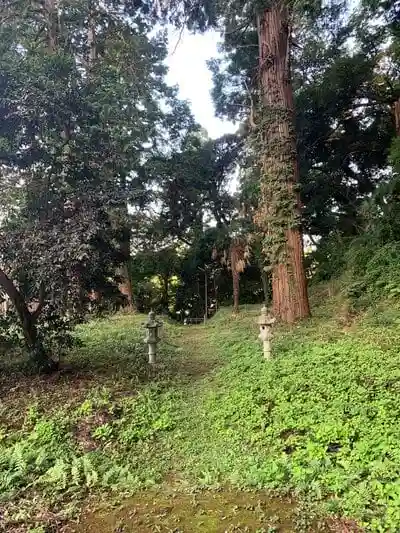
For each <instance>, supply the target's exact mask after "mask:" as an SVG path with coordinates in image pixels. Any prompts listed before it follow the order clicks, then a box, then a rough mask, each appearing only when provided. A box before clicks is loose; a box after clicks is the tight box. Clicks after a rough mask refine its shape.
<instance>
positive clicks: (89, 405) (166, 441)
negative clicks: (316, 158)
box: [0, 291, 400, 533]
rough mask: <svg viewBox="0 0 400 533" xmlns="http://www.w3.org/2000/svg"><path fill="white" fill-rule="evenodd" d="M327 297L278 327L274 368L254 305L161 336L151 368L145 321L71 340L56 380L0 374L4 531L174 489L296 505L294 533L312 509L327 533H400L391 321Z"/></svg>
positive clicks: (109, 324)
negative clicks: (241, 492) (278, 498)
mask: <svg viewBox="0 0 400 533" xmlns="http://www.w3.org/2000/svg"><path fill="white" fill-rule="evenodd" d="M333 292H334V291H333ZM328 296H329V294H328V292H323V291H320V293H319V294H316V295H315V298H316V302H315V305H314V306H313V308H314V317H313V318H312V319H311V320H310V321H308V322H305V323H303V324H300V325H298V326H295V327H293V328H292V329H290V330H288V329H284V328H277V330H276V337H275V340H274V347H273V350H274V359H273V360H272V361H265V360H264V359H263V358H262V350H261V345H260V343H259V341H258V339H257V334H258V332H257V325H256V317H257V315H258V313H259V308H258V307H249V308H247V309H245V308H244V309H243V311H242V314H241V315H240V316H239V317H238V318H235V317H232V314H231V312H230V310H222V311H221V312H220V313H219V314H218V315H217V316H216V317H215V318H214V319H212V320H211V321H210V322H209V324H207V326H206V327H204V326H193V327H187V328H185V327H182V326H173V325H169V324H166V326H165V330H166V331H165V332H164V338H163V341H162V343H161V353H160V357H159V361H160V363H159V364H157V366H156V368H150V367H149V365H148V364H147V361H146V356H145V349H144V345H143V330H142V328H141V327H140V322H141V321H142V320H143V318H142V317H135V318H132V317H128V316H118V317H115V318H111V319H108V320H101V321H95V322H93V323H91V324H88V325H85V326H82V327H81V328H79V330H78V333H77V334H78V335H79V337H80V338H81V340H82V341H83V345H82V346H81V347H80V348H76V349H75V351H74V352H73V353H72V354H71V356H70V358H69V359H68V365H69V366H68V368H67V369H66V370H65V371H64V372H60V373H59V374H57V375H55V376H51V377H37V378H33V377H32V376H30V377H27V376H25V377H24V376H23V375H22V374H21V373H19V372H18V371H17V370H15V369H13V368H14V367H11V368H8V369H5V370H3V371H2V377H1V383H0V393H1V403H0V530H3V531H7V532H12V531H15V532H17V531H32V532H33V531H35V532H36V533H39V532H40V533H43V532H44V531H62V529H63V525H64V524H65V523H66V522H67V521H68V520H69V519H71V518H73V517H75V516H76V515H77V512H78V511H79V509H80V508H81V506H82V504H83V502H85V501H88V500H87V498H88V497H89V499H90V501H93V498H90V497H91V496H94V499H95V501H97V500H98V499H99V497H100V496H101V495H103V496H105V499H106V501H108V502H113V501H114V500H115V498H117V499H118V500H120V499H121V498H123V497H125V496H127V495H129V494H133V493H134V492H135V491H137V490H138V489H143V488H147V487H150V486H153V485H155V484H157V483H158V482H161V481H164V482H165V481H167V483H168V480H171V479H173V480H174V483H175V484H176V483H177V482H179V485H180V486H181V487H186V489H190V490H191V489H193V488H197V489H199V488H209V489H212V488H216V487H220V488H221V487H226V486H231V487H237V488H238V489H239V488H246V489H249V488H254V489H262V490H264V489H270V490H271V491H273V492H274V491H277V492H279V493H280V494H285V493H291V494H295V495H297V500H298V502H300V510H299V512H298V520H297V523H298V528H299V529H300V530H302V531H311V530H313V529H312V524H314V523H315V516H316V515H315V509H316V508H317V510H318V509H319V511H318V512H319V514H321V513H322V514H325V515H327V516H332V517H342V518H343V517H348V519H347V520H343V521H341V522H338V521H337V519H336V518H335V519H331V520H330V521H329V520H328V522H327V523H330V524H331V525H332V528H331V529H332V530H334V531H356V530H357V529H356V527H355V525H354V524H355V523H354V522H353V520H354V519H356V520H358V522H359V523H360V524H362V525H364V526H365V527H366V528H367V529H371V530H373V531H398V530H399V528H400V482H399V479H400V475H399V474H400V448H399V445H398V443H399V442H400V421H399V419H400V417H399V415H400V402H399V401H398V397H399V393H400V332H399V331H398V330H399V324H400V312H399V310H397V309H396V308H394V307H388V306H385V305H383V304H382V305H381V308H380V309H376V310H375V311H374V312H371V311H370V312H369V313H366V314H364V315H363V316H362V317H360V316H359V317H357V318H354V317H351V315H350V314H349V313H348V311H347V310H346V309H345V310H344V311H343V309H344V308H343V306H342V304H343V302H341V301H340V298H338V297H337V296H333V297H332V295H330V296H331V297H328ZM319 302H323V305H321V304H320V303H319ZM48 526H50V529H47V527H48ZM35 528H36V529H35ZM39 528H43V529H39ZM51 528H53V529H51Z"/></svg>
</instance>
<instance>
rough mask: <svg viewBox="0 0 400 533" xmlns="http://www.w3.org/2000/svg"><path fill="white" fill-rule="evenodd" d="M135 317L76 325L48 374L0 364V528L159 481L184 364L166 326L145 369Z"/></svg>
mask: <svg viewBox="0 0 400 533" xmlns="http://www.w3.org/2000/svg"><path fill="white" fill-rule="evenodd" d="M142 320H143V317H134V318H132V317H129V316H118V317H115V318H111V319H108V320H99V321H95V322H92V323H91V324H88V325H85V326H82V327H81V328H79V329H78V332H77V335H78V336H79V337H80V339H81V341H82V343H83V344H82V346H81V347H79V348H76V349H75V351H74V352H73V353H72V354H71V356H70V358H69V359H68V365H67V366H65V369H64V371H62V372H59V373H58V374H57V375H53V376H50V377H48V376H42V377H32V376H24V375H23V374H22V373H21V372H19V371H18V370H17V369H16V368H15V366H11V368H10V367H8V368H4V369H2V381H1V388H0V394H1V396H0V398H1V401H0V530H4V531H8V532H11V531H26V530H28V531H29V530H30V529H29V528H32V531H34V529H33V528H35V527H39V526H40V527H47V526H46V524H50V525H51V526H52V527H55V530H56V531H60V528H61V527H62V524H63V523H64V522H65V520H68V519H69V518H70V517H72V516H74V515H75V514H76V511H77V509H78V508H79V501H80V500H81V499H82V498H83V497H85V496H86V495H88V494H89V493H92V492H103V493H104V492H110V491H111V492H115V493H118V495H119V496H120V495H121V494H123V493H124V492H126V493H127V494H129V493H131V492H133V491H135V490H137V489H139V488H143V487H146V486H149V485H153V484H154V483H156V482H157V481H159V480H161V478H162V477H163V475H164V473H165V472H166V470H167V465H168V464H169V462H170V461H169V450H168V449H167V448H165V447H164V448H162V449H159V441H160V435H162V434H163V433H165V432H167V431H172V430H174V429H175V427H176V420H177V416H176V409H177V406H178V404H179V402H180V396H181V389H180V387H181V386H182V385H183V384H184V383H185V382H187V381H188V380H193V369H192V367H191V366H190V365H189V364H187V362H186V361H184V360H182V358H180V357H179V353H180V349H179V347H178V346H177V345H176V344H175V342H176V340H177V338H178V337H179V330H177V331H176V332H173V331H172V328H171V327H170V326H169V325H168V324H166V325H165V329H166V332H165V335H164V336H165V338H164V341H163V343H162V346H161V347H160V354H159V361H160V362H159V363H158V364H157V365H156V367H155V368H154V367H150V366H149V365H148V363H147V359H146V355H145V350H146V349H145V346H144V344H143V328H142V327H141V321H142ZM178 375H179V387H178V386H174V385H173V383H175V382H177V380H178ZM45 530H46V531H47V529H43V530H42V529H38V531H45ZM51 530H52V531H53V529H51Z"/></svg>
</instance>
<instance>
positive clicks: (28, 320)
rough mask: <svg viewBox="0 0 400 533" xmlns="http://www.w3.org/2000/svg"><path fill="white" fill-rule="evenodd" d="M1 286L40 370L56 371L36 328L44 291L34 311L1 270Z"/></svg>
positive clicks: (42, 290) (41, 292)
mask: <svg viewBox="0 0 400 533" xmlns="http://www.w3.org/2000/svg"><path fill="white" fill-rule="evenodd" d="M0 286H1V287H2V288H3V289H4V291H5V292H6V293H7V295H8V297H9V298H10V300H11V301H12V303H13V304H14V306H15V309H16V311H17V314H18V317H19V319H20V323H21V328H22V331H23V334H24V338H25V343H26V346H27V348H28V351H29V354H30V356H31V357H32V359H33V360H34V362H35V365H37V367H38V368H39V370H44V371H51V370H54V369H55V366H56V364H55V362H54V361H52V359H51V358H50V357H48V355H47V354H46V351H45V349H44V347H43V345H42V343H41V341H40V339H39V336H38V331H37V327H36V323H37V319H38V316H39V315H40V313H41V311H42V308H43V305H44V289H43V287H42V288H41V291H40V296H39V300H38V302H37V305H36V309H35V310H34V311H32V312H31V311H29V308H28V306H27V304H26V302H25V300H24V298H23V297H22V295H21V293H20V292H19V290H18V289H17V288H16V287H15V285H14V283H13V282H12V280H11V279H10V278H9V277H8V276H7V275H6V273H5V272H4V271H3V270H0Z"/></svg>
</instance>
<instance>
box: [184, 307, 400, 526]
mask: <svg viewBox="0 0 400 533" xmlns="http://www.w3.org/2000/svg"><path fill="white" fill-rule="evenodd" d="M397 317H398V314H397ZM254 319H255V315H253V314H252V315H250V316H249V317H246V318H244V319H242V320H241V321H238V323H237V324H236V325H235V328H234V329H231V328H228V318H227V317H226V318H224V319H223V320H221V319H219V320H218V323H216V324H215V331H214V332H213V333H212V342H213V345H214V346H215V349H217V350H218V353H219V354H220V355H221V357H226V358H227V359H226V364H225V367H224V368H223V369H222V370H220V371H219V372H218V374H217V375H216V376H215V379H214V380H213V382H212V386H210V385H208V384H206V385H205V387H204V389H202V390H201V391H200V395H199V396H197V397H196V399H195V401H194V402H193V405H192V409H196V413H198V417H197V418H196V423H195V424H190V422H188V429H187V431H188V432H190V433H188V435H190V440H189V439H188V440H187V441H186V446H187V449H186V453H187V456H188V458H189V459H188V463H187V469H188V472H189V473H190V474H191V475H192V476H193V479H199V480H201V481H202V483H203V484H205V485H211V486H212V485H215V484H224V483H225V482H227V481H228V482H231V483H234V484H237V485H240V486H249V485H250V486H254V487H259V488H261V487H264V488H270V489H279V490H282V489H289V490H293V491H295V492H296V493H297V494H298V495H303V496H305V495H307V497H310V496H311V497H312V499H314V500H315V501H318V502H319V503H320V505H322V506H323V507H324V508H325V510H326V511H327V512H331V513H336V514H339V515H345V516H351V517H355V518H358V519H359V520H360V521H361V522H364V523H365V524H369V526H370V527H371V528H372V530H374V531H394V530H396V528H397V525H398V523H399V514H398V513H399V504H400V500H399V498H398V494H397V489H396V480H397V478H398V476H399V469H400V456H399V454H398V449H397V448H398V447H397V442H398V439H399V437H400V433H399V431H400V430H399V424H398V417H399V412H398V402H397V396H398V377H399V376H398V370H397V368H398V365H399V363H400V361H399V355H398V354H399V342H400V338H399V336H398V334H397V332H396V329H395V328H393V329H390V330H389V331H388V330H380V329H379V328H375V329H374V328H372V327H370V328H369V329H367V328H366V327H365V328H363V327H362V326H360V327H359V330H357V331H356V332H355V333H353V334H352V335H349V334H348V335H344V334H343V333H340V332H339V331H338V330H337V334H338V335H340V337H339V336H338V337H337V338H336V339H334V338H332V337H331V338H329V337H327V332H328V331H329V332H330V331H332V329H331V328H332V326H333V327H334V328H335V326H334V323H333V324H332V322H330V321H331V320H332V319H327V318H317V319H314V320H313V321H312V322H311V324H310V325H309V326H303V327H302V328H296V329H294V330H293V332H291V333H290V332H287V331H286V332H285V334H284V336H281V335H279V338H278V339H277V340H276V341H275V343H274V354H275V358H274V360H273V361H272V362H271V363H268V362H265V361H264V360H263V359H262V355H261V349H260V346H259V345H258V344H256V342H255V340H254V339H255V338H256V331H255V327H254V329H252V330H251V329H250V333H249V328H250V320H251V321H252V322H253V321H254V322H255V320H254ZM327 321H328V322H329V324H327V323H326V322H327ZM254 322H253V323H254ZM336 328H337V326H336ZM381 335H382V336H385V337H386V338H387V337H388V336H390V340H389V341H388V342H387V343H385V345H384V346H383V345H382V342H381ZM233 354H235V355H234V356H233ZM190 457H192V458H193V459H192V460H191V459H190Z"/></svg>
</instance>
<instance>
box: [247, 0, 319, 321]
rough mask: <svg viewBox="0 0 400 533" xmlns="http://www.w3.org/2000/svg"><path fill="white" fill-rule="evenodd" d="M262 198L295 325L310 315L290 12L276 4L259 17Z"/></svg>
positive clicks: (276, 282) (268, 249) (283, 303)
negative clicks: (295, 126) (293, 82)
mask: <svg viewBox="0 0 400 533" xmlns="http://www.w3.org/2000/svg"><path fill="white" fill-rule="evenodd" d="M257 31H258V39H259V76H260V91H261V102H262V109H261V113H260V120H261V122H260V124H259V128H260V133H259V136H260V139H261V144H262V152H261V183H260V191H261V198H260V202H259V210H258V213H257V217H256V220H257V223H258V224H259V226H260V227H261V229H262V230H263V232H264V235H265V239H264V254H265V255H266V257H267V260H268V263H269V264H270V265H271V267H272V300H273V311H274V314H275V315H276V316H277V317H279V318H280V319H281V320H282V321H284V322H287V323H291V322H294V321H295V320H297V319H300V318H306V317H308V316H309V314H310V310H309V303H308V296H307V286H306V277H305V270H304V263H303V238H302V233H301V230H300V199H299V193H298V190H297V184H298V181H299V165H298V158H297V151H296V134H295V129H294V103H293V90H292V85H291V72H290V26H289V11H288V8H287V7H286V6H285V5H282V4H278V3H273V4H272V5H271V7H270V8H268V9H267V10H265V11H264V12H263V13H262V14H261V15H260V16H259V17H258V24H257Z"/></svg>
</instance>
